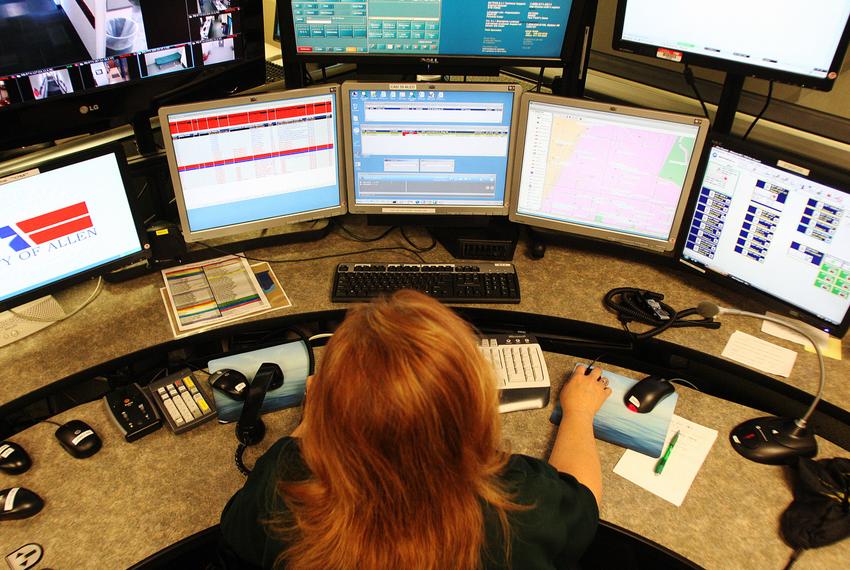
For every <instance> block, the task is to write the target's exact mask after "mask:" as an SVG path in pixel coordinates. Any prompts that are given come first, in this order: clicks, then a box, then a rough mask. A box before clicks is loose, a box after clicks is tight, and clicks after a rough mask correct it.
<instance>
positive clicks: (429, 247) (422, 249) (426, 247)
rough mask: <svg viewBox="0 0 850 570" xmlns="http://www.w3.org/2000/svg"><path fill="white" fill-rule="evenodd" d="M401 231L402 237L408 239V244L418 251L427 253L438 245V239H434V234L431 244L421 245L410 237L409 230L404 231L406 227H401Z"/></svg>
mask: <svg viewBox="0 0 850 570" xmlns="http://www.w3.org/2000/svg"><path fill="white" fill-rule="evenodd" d="M399 231H400V232H401V237H403V238H404V241H406V242H407V243H408V244H410V247H412V248H413V249H414V250H416V252H417V253H426V252H429V251H431V250H432V249H434V248H435V247H437V240H436V239H434V236H431V243H430V244H428V245H422V246H420V245H416V243H414V242H413V240H412V239H410V236H408V235H407V232H405V231H404V227H400V228H399Z"/></svg>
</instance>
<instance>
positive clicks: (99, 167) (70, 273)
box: [0, 147, 149, 310]
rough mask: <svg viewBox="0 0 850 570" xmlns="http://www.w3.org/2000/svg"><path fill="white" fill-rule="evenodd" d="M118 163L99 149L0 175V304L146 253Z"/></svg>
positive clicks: (110, 151)
mask: <svg viewBox="0 0 850 570" xmlns="http://www.w3.org/2000/svg"><path fill="white" fill-rule="evenodd" d="M124 169H125V158H124V155H123V153H122V152H121V149H120V148H118V147H105V148H100V149H98V150H95V151H85V152H81V153H76V154H73V155H69V156H66V157H63V158H61V159H54V160H51V161H49V162H45V163H43V164H40V165H39V166H37V167H35V168H31V169H30V170H25V171H23V172H19V173H17V174H14V175H11V176H7V177H5V178H0V201H2V204H3V207H2V208H0V310H5V309H8V308H11V307H15V306H18V305H20V304H22V303H24V302H26V301H30V300H32V299H35V298H37V297H41V296H44V295H47V294H50V293H52V292H54V291H56V290H57V289H59V288H61V287H65V286H67V285H71V284H73V283H78V282H80V281H83V280H85V279H87V278H89V277H92V276H96V275H98V274H102V273H104V272H107V271H109V270H111V269H114V268H116V267H118V266H121V265H126V264H129V263H133V262H135V261H138V260H141V259H143V258H145V257H147V256H148V249H149V247H148V244H147V240H146V238H145V234H144V231H142V229H141V227H140V225H139V223H138V220H136V219H135V218H134V216H133V212H132V210H131V203H130V198H129V197H128V195H127V190H126V186H125V177H124V176H125V175H124Z"/></svg>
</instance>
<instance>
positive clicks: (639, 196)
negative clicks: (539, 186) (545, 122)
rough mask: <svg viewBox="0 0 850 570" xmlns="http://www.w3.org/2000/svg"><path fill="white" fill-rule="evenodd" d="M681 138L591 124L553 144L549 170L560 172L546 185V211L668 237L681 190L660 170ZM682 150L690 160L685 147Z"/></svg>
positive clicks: (572, 218) (684, 156)
mask: <svg viewBox="0 0 850 570" xmlns="http://www.w3.org/2000/svg"><path fill="white" fill-rule="evenodd" d="M554 138H556V137H553V139H554ZM677 140H678V137H677V136H675V135H669V134H663V133H648V132H639V131H637V130H634V129H628V128H622V127H613V126H598V127H594V126H591V127H588V128H586V129H582V133H581V134H580V135H578V136H577V137H576V138H575V140H574V141H569V142H570V143H571V144H568V145H563V143H561V144H558V143H554V144H553V145H552V146H551V147H550V153H549V161H550V164H549V170H550V172H551V171H552V169H557V171H558V172H559V174H558V175H557V178H556V179H555V183H554V184H553V185H551V186H549V187H548V188H546V191H545V193H544V197H543V203H542V205H541V206H542V210H543V211H546V212H550V213H552V214H553V215H557V216H559V217H561V216H563V217H566V218H567V219H570V220H573V221H577V222H580V223H588V224H592V225H605V226H609V227H613V228H615V229H621V230H627V231H635V232H639V233H641V234H649V235H653V236H660V237H664V238H666V237H667V234H668V232H669V229H670V225H671V221H672V218H673V214H674V212H675V209H676V205H677V203H678V201H679V194H680V189H679V188H678V187H677V186H676V185H675V184H674V183H673V182H672V181H670V180H666V179H664V178H661V176H660V173H661V172H662V170H663V169H664V167H665V164H666V163H667V159H668V157H669V156H670V152H671V150H672V149H673V148H674V145H676V144H677ZM681 155H682V158H681V160H682V161H685V159H686V158H687V156H686V152H685V151H683V152H682V153H681ZM674 156H676V155H675V154H674Z"/></svg>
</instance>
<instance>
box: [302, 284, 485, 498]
mask: <svg viewBox="0 0 850 570" xmlns="http://www.w3.org/2000/svg"><path fill="white" fill-rule="evenodd" d="M497 405H498V402H497V394H496V390H495V380H494V378H493V375H492V371H491V370H490V368H489V367H488V366H487V365H486V364H485V363H484V361H483V359H482V357H481V356H480V354H479V351H478V349H477V348H476V340H475V336H474V334H473V332H472V329H471V328H470V326H469V325H468V324H467V323H466V322H465V321H463V320H462V319H461V318H460V317H458V316H457V315H456V314H455V313H454V312H452V311H451V310H450V309H449V308H447V307H445V306H444V305H441V304H440V303H439V302H437V301H435V300H433V299H432V298H430V297H427V296H425V295H423V294H421V293H416V292H414V291H401V292H398V293H396V294H395V295H393V296H392V297H390V298H386V299H379V300H376V301H374V302H372V303H369V304H365V305H361V306H357V307H354V308H353V309H351V310H350V311H349V313H348V315H347V316H346V319H345V321H344V322H343V323H342V325H341V326H340V327H339V328H338V329H337V331H336V333H335V334H334V336H333V338H332V339H331V341H330V342H329V344H328V346H327V349H326V351H325V354H323V355H322V358H321V364H320V366H319V369H318V372H317V374H316V378H315V380H314V381H313V382H312V384H311V387H310V394H309V400H308V406H307V408H306V410H305V420H306V426H307V433H306V435H305V440H307V441H308V442H309V443H310V444H311V445H310V446H309V447H312V444H313V443H315V447H316V450H317V452H319V453H321V454H322V455H325V456H326V455H328V454H331V453H332V454H334V455H335V456H336V457H338V458H339V460H340V461H341V463H343V464H345V465H342V464H341V465H340V466H339V467H346V468H348V469H355V470H357V469H361V468H363V469H367V470H375V471H382V470H389V471H392V472H394V473H395V474H396V475H397V476H398V477H400V478H402V479H407V478H408V477H416V478H419V479H420V480H421V478H422V477H423V475H425V474H426V473H427V472H428V471H433V470H437V469H438V470H439V471H440V475H441V477H440V478H445V479H457V480H458V482H461V481H463V482H468V481H471V480H475V479H477V478H479V477H480V476H481V470H482V467H483V466H484V465H486V464H487V463H489V462H491V461H492V460H493V457H494V454H495V453H496V449H497V447H498V443H499V441H498V440H499V419H498V411H497ZM364 463H366V465H363V464H364ZM399 470H412V471H414V472H409V473H407V472H402V473H398V471H399ZM317 475H318V476H320V477H321V476H322V475H326V476H328V477H333V474H332V473H327V474H320V473H317ZM373 475H374V473H373ZM398 483H399V484H404V481H403V480H400V481H398ZM387 490H388V491H389V489H387ZM340 492H345V491H344V490H343V489H340ZM358 492H361V493H362V489H359V490H358Z"/></svg>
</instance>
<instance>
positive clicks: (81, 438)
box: [55, 420, 103, 459]
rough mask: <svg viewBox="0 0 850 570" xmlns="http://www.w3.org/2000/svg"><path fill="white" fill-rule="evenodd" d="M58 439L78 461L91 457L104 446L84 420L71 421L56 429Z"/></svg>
mask: <svg viewBox="0 0 850 570" xmlns="http://www.w3.org/2000/svg"><path fill="white" fill-rule="evenodd" d="M55 435H56V439H58V440H59V443H60V444H61V445H62V447H63V448H64V449H65V451H67V452H68V453H70V454H71V455H72V456H73V457H76V458H77V459H84V458H86V457H91V456H92V455H94V454H95V453H97V452H98V451H100V448H101V447H102V446H103V442H102V441H101V440H100V436H98V435H97V434H96V433H95V431H94V430H93V429H92V428H91V426H89V424H87V423H86V422H84V421H82V420H71V421H69V422H66V423H64V424H62V425H61V426H59V427H58V428H56V432H55Z"/></svg>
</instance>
